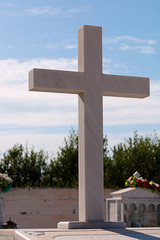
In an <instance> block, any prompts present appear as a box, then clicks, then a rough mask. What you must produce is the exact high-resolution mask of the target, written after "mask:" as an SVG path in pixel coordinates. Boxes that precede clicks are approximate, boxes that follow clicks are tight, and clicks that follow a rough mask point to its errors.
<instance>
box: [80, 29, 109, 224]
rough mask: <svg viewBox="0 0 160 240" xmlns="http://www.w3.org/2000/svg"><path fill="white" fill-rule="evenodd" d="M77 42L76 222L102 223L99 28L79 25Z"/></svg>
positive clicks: (100, 34) (100, 40) (100, 47)
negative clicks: (81, 84) (81, 82)
mask: <svg viewBox="0 0 160 240" xmlns="http://www.w3.org/2000/svg"><path fill="white" fill-rule="evenodd" d="M78 40H79V41H78V70H79V71H83V72H84V76H85V77H86V79H85V84H86V85H85V91H84V93H81V94H79V221H103V220H104V212H103V191H104V190H103V122H102V118H103V113H102V111H103V107H102V94H101V92H100V91H98V88H99V86H98V85H99V83H98V81H97V78H98V77H100V76H101V74H102V29H101V28H100V27H97V28H96V29H95V28H92V27H90V28H89V29H88V26H83V27H81V28H80V29H79V32H78ZM87 75H89V76H90V77H89V78H88V77H87ZM95 89H97V91H95ZM95 106H97V107H95Z"/></svg>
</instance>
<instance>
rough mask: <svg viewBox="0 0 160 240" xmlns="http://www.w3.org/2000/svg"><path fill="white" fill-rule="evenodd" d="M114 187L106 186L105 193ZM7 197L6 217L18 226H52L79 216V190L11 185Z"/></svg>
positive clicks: (5, 218)
mask: <svg viewBox="0 0 160 240" xmlns="http://www.w3.org/2000/svg"><path fill="white" fill-rule="evenodd" d="M112 191H114V190H111V189H105V190H104V197H105V198H106V197H110V192H112ZM1 196H2V197H4V198H5V199H4V206H5V209H4V216H3V220H4V222H5V221H8V220H9V218H10V217H11V220H12V221H14V222H15V223H17V224H18V226H19V228H53V227H56V226H57V223H58V222H59V221H64V220H66V221H69V220H74V221H76V220H78V190H77V189H55V188H24V189H23V188H15V189H14V188H12V189H11V190H10V191H9V192H8V193H5V194H1Z"/></svg>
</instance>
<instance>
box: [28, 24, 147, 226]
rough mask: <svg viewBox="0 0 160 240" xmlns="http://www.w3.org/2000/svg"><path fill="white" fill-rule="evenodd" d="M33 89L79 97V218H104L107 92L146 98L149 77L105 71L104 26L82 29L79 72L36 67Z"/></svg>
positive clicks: (79, 33) (33, 73) (32, 75)
mask: <svg viewBox="0 0 160 240" xmlns="http://www.w3.org/2000/svg"><path fill="white" fill-rule="evenodd" d="M29 90H30V91H41V92H58V93H73V94H78V97H79V222H92V221H95V222H103V221H104V209H103V208H104V196H103V195H104V193H103V191H104V187H103V103H102V101H103V96H116V97H133V98H144V97H147V96H149V79H148V78H143V77H128V76H117V75H107V74H103V72H102V28H101V27H95V26H82V27H81V28H80V29H79V31H78V72H74V71H59V70H45V69H33V70H31V71H30V72H29Z"/></svg>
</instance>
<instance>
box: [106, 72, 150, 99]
mask: <svg viewBox="0 0 160 240" xmlns="http://www.w3.org/2000/svg"><path fill="white" fill-rule="evenodd" d="M102 95H103V96H114V97H131V98H145V97H148V96H149V95H150V89H149V78H144V77H130V76H119V75H105V74H102Z"/></svg>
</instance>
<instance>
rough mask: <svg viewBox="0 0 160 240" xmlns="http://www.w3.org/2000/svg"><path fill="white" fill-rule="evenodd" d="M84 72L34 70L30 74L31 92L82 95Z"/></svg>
mask: <svg viewBox="0 0 160 240" xmlns="http://www.w3.org/2000/svg"><path fill="white" fill-rule="evenodd" d="M83 75H84V74H83V73H82V72H72V71H59V70H45V69H35V68H34V69H32V70H31V71H30V72H29V90H30V91H40V92H58V93H76V94H79V93H82V92H83V91H84V76H83Z"/></svg>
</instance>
